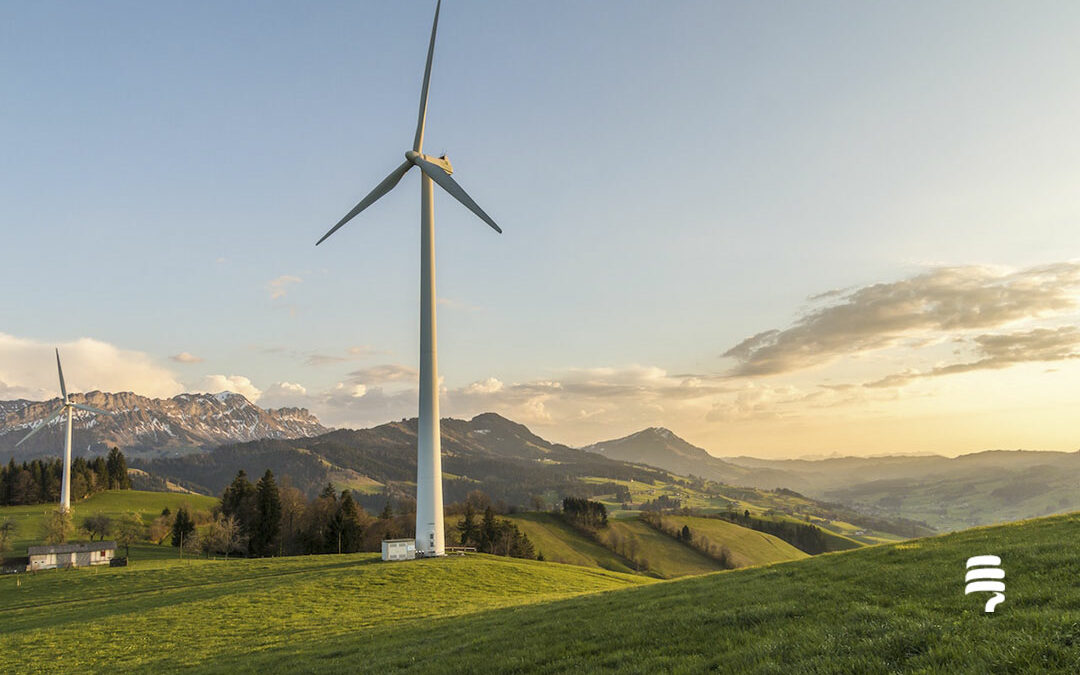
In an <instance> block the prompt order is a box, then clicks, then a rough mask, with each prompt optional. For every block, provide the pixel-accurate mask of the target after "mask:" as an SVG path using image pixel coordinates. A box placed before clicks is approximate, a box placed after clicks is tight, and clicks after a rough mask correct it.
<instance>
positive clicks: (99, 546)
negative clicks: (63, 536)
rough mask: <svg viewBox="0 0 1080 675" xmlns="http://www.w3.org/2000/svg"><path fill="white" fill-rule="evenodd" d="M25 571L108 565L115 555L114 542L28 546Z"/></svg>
mask: <svg viewBox="0 0 1080 675" xmlns="http://www.w3.org/2000/svg"><path fill="white" fill-rule="evenodd" d="M26 553H27V555H28V556H29V558H30V564H29V565H28V566H27V568H26V569H27V571H29V572H34V571H37V570H51V569H54V568H56V567H86V566H89V565H108V564H109V561H111V560H112V558H113V555H115V553H116V542H115V541H96V542H94V541H92V542H80V543H75V544H53V545H49V546H30V547H29V548H27V549H26Z"/></svg>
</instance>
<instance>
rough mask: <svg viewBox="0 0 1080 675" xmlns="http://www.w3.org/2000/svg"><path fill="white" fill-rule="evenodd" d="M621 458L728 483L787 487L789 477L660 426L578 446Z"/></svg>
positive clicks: (779, 471)
mask: <svg viewBox="0 0 1080 675" xmlns="http://www.w3.org/2000/svg"><path fill="white" fill-rule="evenodd" d="M582 450H585V451H586V452H595V453H597V454H599V455H603V456H605V457H610V458H612V459H619V460H622V461H624V462H635V463H638V464H648V465H649V466H655V467H657V468H658V469H664V470H665V471H671V472H673V473H677V474H679V475H681V476H690V475H694V476H701V477H702V478H707V479H709V480H714V481H719V482H721V483H727V484H728V485H745V486H753V487H768V488H773V487H789V486H790V484H791V479H792V477H791V476H790V475H788V474H787V473H786V472H784V471H781V470H775V469H771V468H767V467H763V468H756V467H755V468H747V467H743V466H739V465H738V464H734V463H732V462H728V461H725V460H723V459H720V458H719V457H713V456H712V455H710V454H709V453H708V452H706V451H705V450H704V449H703V448H699V447H697V446H696V445H693V444H691V443H688V442H687V441H686V440H684V439H682V438H680V437H679V436H677V435H676V434H674V433H673V432H672V431H671V430H670V429H665V428H663V427H649V428H648V429H643V430H641V431H639V432H637V433H634V434H630V435H629V436H624V437H623V438H616V439H612V440H610V441H602V442H600V443H593V444H592V445H587V446H585V447H583V448H582Z"/></svg>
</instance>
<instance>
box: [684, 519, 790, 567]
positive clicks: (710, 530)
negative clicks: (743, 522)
mask: <svg viewBox="0 0 1080 675" xmlns="http://www.w3.org/2000/svg"><path fill="white" fill-rule="evenodd" d="M663 519H664V521H665V524H671V525H674V526H675V527H676V528H682V527H684V526H685V527H687V528H689V530H690V536H691V537H704V538H706V539H707V540H708V541H709V543H710V544H713V545H715V546H723V547H724V548H725V549H727V551H728V555H729V559H730V560H731V562H732V563H733V564H734V565H735V567H751V566H753V565H766V564H770V563H776V562H785V561H787V560H800V559H802V558H805V557H807V554H806V553H803V552H802V551H800V550H799V549H797V548H795V547H794V546H792V545H791V544H789V543H787V542H786V541H784V540H783V539H780V538H778V537H774V536H773V535H771V534H766V533H764V532H758V531H756V530H751V529H749V528H746V527H740V526H739V525H736V524H735V523H729V522H728V521H726V520H721V519H719V518H695V517H694V516H679V515H666V516H664V517H663Z"/></svg>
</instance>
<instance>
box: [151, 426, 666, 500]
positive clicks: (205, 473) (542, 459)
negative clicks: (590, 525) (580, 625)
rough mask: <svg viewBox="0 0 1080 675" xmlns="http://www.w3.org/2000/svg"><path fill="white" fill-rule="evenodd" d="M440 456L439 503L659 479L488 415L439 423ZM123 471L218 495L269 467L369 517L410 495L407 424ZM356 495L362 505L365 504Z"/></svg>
mask: <svg viewBox="0 0 1080 675" xmlns="http://www.w3.org/2000/svg"><path fill="white" fill-rule="evenodd" d="M442 451H443V457H442V468H443V472H444V474H443V494H444V495H445V496H446V500H447V502H448V503H449V502H453V501H460V500H462V499H464V497H465V496H466V495H467V494H468V493H469V492H471V491H473V490H477V489H482V490H483V491H484V492H486V493H487V494H488V495H489V496H490V497H491V498H492V499H495V500H503V501H505V502H506V503H508V504H522V505H524V504H529V503H530V501H532V498H533V497H537V498H545V495H546V498H547V499H548V500H549V501H550V502H551V503H555V502H557V501H558V500H560V499H561V498H562V496H565V495H566V494H571V493H574V494H581V495H591V494H601V493H603V492H604V491H606V490H607V488H605V486H604V485H602V484H594V483H590V482H585V481H583V480H582V478H583V477H586V476H591V477H598V478H600V479H602V481H610V480H636V481H643V482H652V481H654V480H664V479H667V478H668V474H667V472H664V471H659V470H656V469H652V468H649V467H644V466H639V465H633V464H628V463H626V462H621V461H617V460H612V459H608V458H606V457H602V456H599V455H596V454H592V453H586V452H582V451H580V450H577V449H575V448H570V447H568V446H565V445H560V444H558V443H551V442H550V441H547V440H545V439H543V438H540V437H539V436H537V435H536V434H533V433H532V432H531V431H529V429H528V428H527V427H525V426H524V425H521V424H517V423H516V422H513V421H511V420H508V419H506V418H505V417H501V416H499V415H496V414H494V413H484V414H482V415H477V416H476V417H474V418H472V419H471V420H458V419H453V418H444V419H443V420H442ZM131 465H132V466H134V467H137V468H141V469H144V470H147V471H149V472H151V473H153V474H156V475H160V476H164V477H167V478H170V479H172V480H175V481H176V482H178V483H180V484H182V485H186V486H189V487H194V488H196V489H199V490H200V491H204V492H207V493H210V494H220V492H221V490H222V489H224V487H225V485H227V484H228V483H229V482H230V481H231V480H232V478H233V476H235V475H236V472H237V471H238V470H240V469H244V470H245V471H247V473H248V474H249V475H260V474H262V472H263V471H264V470H265V469H267V468H269V469H271V470H273V472H274V474H275V475H278V476H286V475H287V476H289V477H290V479H291V480H292V483H293V485H295V486H296V487H298V488H300V489H301V490H303V491H305V492H307V493H308V494H316V493H318V491H319V490H321V489H322V488H323V487H324V486H325V485H326V483H327V482H333V483H335V484H336V485H338V486H339V488H340V487H352V488H353V489H356V490H358V491H359V492H360V493H361V494H360V495H359V497H358V498H359V499H360V501H361V503H363V504H364V505H365V507H366V508H369V509H376V510H377V509H380V508H382V504H383V503H385V497H384V496H383V495H384V494H385V493H387V492H389V493H393V494H396V495H399V496H400V497H403V498H405V499H408V498H411V497H412V496H413V495H414V492H415V486H414V483H413V481H415V480H416V419H415V418H413V419H409V420H402V421H400V422H391V423H388V424H382V425H379V426H377V427H373V428H371V429H358V430H345V429H342V430H337V431H333V432H330V433H327V434H323V435H321V436H316V437H313V438H304V439H296V440H261V441H253V442H249V443H239V444H232V445H226V446H222V447H219V448H216V449H215V450H213V451H210V452H206V453H199V454H193V455H187V456H184V457H175V458H159V459H155V460H133V461H132V462H131ZM365 494H366V495H370V496H371V497H372V498H371V499H368V500H366V501H365V497H364V495H365Z"/></svg>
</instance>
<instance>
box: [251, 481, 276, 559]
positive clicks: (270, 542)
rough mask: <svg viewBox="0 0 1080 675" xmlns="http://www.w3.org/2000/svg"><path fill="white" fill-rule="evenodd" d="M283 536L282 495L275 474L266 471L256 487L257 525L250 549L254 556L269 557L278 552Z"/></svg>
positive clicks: (255, 524)
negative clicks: (279, 492) (279, 542)
mask: <svg viewBox="0 0 1080 675" xmlns="http://www.w3.org/2000/svg"><path fill="white" fill-rule="evenodd" d="M280 536H281V495H280V494H278V488H277V483H275V482H274V473H273V472H272V471H270V469H267V470H266V473H264V474H263V477H262V478H260V479H259V482H258V483H257V484H256V485H255V523H254V526H253V527H252V532H251V543H250V549H251V552H252V553H253V554H254V555H258V556H269V555H273V554H274V553H276V552H277V545H278V541H279V539H280Z"/></svg>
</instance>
